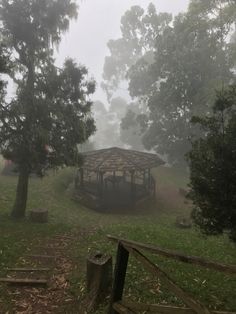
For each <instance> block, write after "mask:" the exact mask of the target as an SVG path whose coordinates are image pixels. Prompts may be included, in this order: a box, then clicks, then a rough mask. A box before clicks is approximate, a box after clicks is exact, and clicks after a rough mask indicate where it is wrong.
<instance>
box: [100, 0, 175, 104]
mask: <svg viewBox="0 0 236 314" xmlns="http://www.w3.org/2000/svg"><path fill="white" fill-rule="evenodd" d="M170 21H171V15H170V14H168V13H160V14H157V12H156V8H155V6H154V5H153V4H152V3H150V4H149V6H148V9H147V12H145V10H144V9H143V8H141V7H140V6H137V5H136V6H132V7H131V8H130V10H128V11H127V12H126V13H125V14H124V16H123V17H122V18H121V34H122V37H121V38H119V39H117V40H110V41H109V42H108V44H107V46H108V49H109V51H110V55H109V56H107V57H106V58H105V63H104V70H103V79H104V82H103V84H102V86H103V88H104V90H105V91H106V92H107V96H108V99H110V98H111V97H112V95H113V94H114V92H115V91H117V89H119V87H120V83H121V82H123V81H127V80H129V69H130V68H131V67H132V66H133V65H135V63H136V62H137V61H138V60H140V59H142V58H143V59H144V60H146V62H148V63H150V62H152V61H153V51H154V48H155V40H156V36H157V35H158V34H160V33H162V31H163V29H164V28H165V27H166V25H168V24H169V23H170Z"/></svg>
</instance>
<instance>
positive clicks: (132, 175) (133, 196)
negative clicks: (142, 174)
mask: <svg viewBox="0 0 236 314" xmlns="http://www.w3.org/2000/svg"><path fill="white" fill-rule="evenodd" d="M130 175H131V182H130V184H131V189H130V196H131V199H132V200H136V198H135V196H136V188H135V171H134V170H132V171H130Z"/></svg>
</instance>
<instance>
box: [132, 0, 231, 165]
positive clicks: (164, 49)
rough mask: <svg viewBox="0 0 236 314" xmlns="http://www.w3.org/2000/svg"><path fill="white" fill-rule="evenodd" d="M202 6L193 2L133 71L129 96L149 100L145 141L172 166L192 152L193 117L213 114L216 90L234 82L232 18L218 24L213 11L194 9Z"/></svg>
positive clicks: (194, 130)
mask: <svg viewBox="0 0 236 314" xmlns="http://www.w3.org/2000/svg"><path fill="white" fill-rule="evenodd" d="M200 2H201V1H194V0H193V1H192V2H191V5H190V7H189V10H188V12H187V13H184V14H180V15H178V16H177V17H176V18H175V19H174V20H173V24H172V25H168V26H167V27H166V28H165V30H164V32H163V33H162V34H160V35H159V36H157V40H156V51H155V60H154V63H153V64H152V65H151V66H150V65H148V64H144V63H143V62H142V63H139V64H136V66H133V68H131V70H130V71H131V75H130V77H131V81H130V93H131V95H132V96H136V97H146V98H147V100H148V107H149V110H150V114H149V120H150V121H149V128H148V130H147V132H146V133H145V135H144V138H143V142H144V144H145V146H146V147H147V148H154V149H156V150H157V151H158V152H159V153H162V154H167V155H168V157H169V161H170V162H172V163H183V162H184V155H185V153H186V152H187V151H188V150H189V149H190V143H189V137H190V136H191V134H192V133H194V132H197V130H196V129H195V128H193V126H192V125H191V124H190V120H191V117H192V115H196V114H200V113H207V112H209V108H210V107H211V105H212V104H213V99H214V91H215V88H217V87H219V86H221V85H222V83H225V84H229V83H230V82H231V81H232V80H234V79H235V75H234V72H233V71H232V70H233V67H234V64H235V60H234V58H233V57H232V51H233V49H232V48H233V47H232V45H230V44H229V42H228V41H227V40H226V38H227V36H228V35H229V34H230V31H231V26H232V20H231V19H225V21H224V22H222V23H221V24H220V26H218V25H216V22H215V21H214V23H213V20H212V16H213V15H211V13H209V14H206V12H205V11H204V10H202V11H201V10H200V9H199V7H198V9H199V10H200V11H199V10H196V8H197V3H200ZM202 3H203V2H202ZM193 4H196V5H193ZM199 5H200V4H199ZM211 5H212V6H215V5H216V3H215V1H213V2H212V1H211ZM228 8H229V7H228ZM211 9H212V12H213V11H214V8H211ZM224 9H225V10H226V5H225V7H224ZM231 9H233V10H234V12H235V10H236V8H235V7H233V8H231ZM225 12H226V11H225ZM218 19H220V16H218ZM218 19H217V21H218ZM142 78H144V79H143V80H142ZM146 78H147V79H146ZM143 81H144V82H143ZM147 82H148V83H147Z"/></svg>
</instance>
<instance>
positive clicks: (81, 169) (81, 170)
mask: <svg viewBox="0 0 236 314" xmlns="http://www.w3.org/2000/svg"><path fill="white" fill-rule="evenodd" d="M80 186H81V187H82V188H83V187H84V169H83V168H80Z"/></svg>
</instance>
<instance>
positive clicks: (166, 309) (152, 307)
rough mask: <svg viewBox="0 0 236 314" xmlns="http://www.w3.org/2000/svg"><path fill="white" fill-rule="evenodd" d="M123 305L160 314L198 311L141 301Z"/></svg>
mask: <svg viewBox="0 0 236 314" xmlns="http://www.w3.org/2000/svg"><path fill="white" fill-rule="evenodd" d="M121 304H122V305H124V306H125V307H128V308H129V309H131V310H134V311H145V312H147V313H160V314H195V313H196V312H195V311H194V310H192V309H190V308H183V307H175V306H168V305H159V304H144V303H139V302H131V301H128V300H125V301H122V302H121ZM211 313H212V314H236V313H235V312H224V311H223V312H222V311H211Z"/></svg>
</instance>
